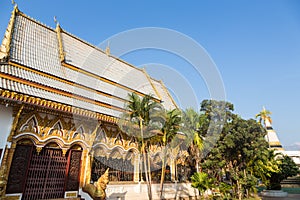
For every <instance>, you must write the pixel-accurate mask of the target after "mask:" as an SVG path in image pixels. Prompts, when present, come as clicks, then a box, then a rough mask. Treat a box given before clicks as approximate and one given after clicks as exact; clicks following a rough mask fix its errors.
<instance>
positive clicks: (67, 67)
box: [0, 6, 176, 118]
mask: <svg viewBox="0 0 300 200" xmlns="http://www.w3.org/2000/svg"><path fill="white" fill-rule="evenodd" d="M0 59H1V62H0V90H1V91H6V90H7V91H10V92H16V93H17V94H20V95H21V94H22V95H29V96H32V97H35V98H41V99H44V100H46V101H51V102H56V103H59V104H63V105H67V106H71V107H75V108H79V109H84V110H88V111H93V112H95V113H101V114H104V115H107V116H112V117H116V118H118V117H119V116H120V114H121V113H122V112H124V103H125V102H127V97H128V93H131V92H135V93H137V94H138V95H140V96H143V95H146V94H152V95H153V98H154V99H155V100H156V101H162V102H163V105H164V106H165V108H167V109H172V108H175V107H176V104H175V102H174V100H173V99H172V97H171V96H170V94H169V93H168V91H167V89H166V88H165V86H164V85H163V83H162V82H160V81H157V80H155V79H153V78H151V77H150V76H149V75H148V74H147V73H145V72H144V70H142V69H139V68H136V67H134V66H132V65H130V64H128V63H126V62H125V61H123V60H121V59H119V58H116V57H114V56H112V55H110V54H109V55H108V54H106V53H105V52H104V51H103V50H101V49H100V48H98V47H95V46H93V45H91V44H89V43H87V42H85V41H83V40H81V39H80V38H78V37H76V36H74V35H72V34H70V33H67V32H66V31H64V30H63V29H62V28H61V27H60V26H59V24H57V27H56V29H53V28H50V27H48V26H46V25H44V24H42V23H40V22H38V21H36V20H34V19H32V18H30V17H28V16H27V15H25V14H24V13H22V12H20V11H19V10H18V8H17V7H16V6H15V8H14V10H13V12H12V15H11V19H10V22H9V25H8V28H7V30H6V33H5V36H4V39H3V42H2V45H1V48H0Z"/></svg>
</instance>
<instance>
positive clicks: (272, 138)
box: [264, 118, 284, 151]
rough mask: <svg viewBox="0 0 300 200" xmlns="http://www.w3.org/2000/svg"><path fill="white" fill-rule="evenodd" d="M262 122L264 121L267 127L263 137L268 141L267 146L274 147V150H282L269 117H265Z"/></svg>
mask: <svg viewBox="0 0 300 200" xmlns="http://www.w3.org/2000/svg"><path fill="white" fill-rule="evenodd" d="M264 122H265V126H266V129H267V135H266V136H265V138H266V140H267V142H268V143H269V148H270V149H274V150H276V151H284V149H283V147H282V145H281V143H280V141H279V139H278V136H277V134H276V132H275V130H274V129H273V127H272V123H271V121H270V119H269V118H265V119H264Z"/></svg>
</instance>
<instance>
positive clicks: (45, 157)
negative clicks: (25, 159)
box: [22, 148, 68, 200]
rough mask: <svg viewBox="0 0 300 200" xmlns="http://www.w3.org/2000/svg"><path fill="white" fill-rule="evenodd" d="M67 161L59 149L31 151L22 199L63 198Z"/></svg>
mask: <svg viewBox="0 0 300 200" xmlns="http://www.w3.org/2000/svg"><path fill="white" fill-rule="evenodd" d="M67 161H68V160H67V158H66V156H63V155H62V150H60V149H50V148H44V149H43V150H42V151H41V152H40V153H39V154H38V153H37V152H36V151H33V152H32V157H31V161H30V165H29V168H28V171H27V180H26V184H25V190H24V193H23V196H22V199H23V200H27V199H28V200H29V199H55V198H63V197H64V192H65V191H64V188H65V181H66V166H67Z"/></svg>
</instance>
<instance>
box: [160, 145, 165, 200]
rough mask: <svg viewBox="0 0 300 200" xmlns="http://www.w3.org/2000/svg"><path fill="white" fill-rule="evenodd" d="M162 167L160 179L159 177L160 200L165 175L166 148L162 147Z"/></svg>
mask: <svg viewBox="0 0 300 200" xmlns="http://www.w3.org/2000/svg"><path fill="white" fill-rule="evenodd" d="M162 156H163V157H162V165H161V177H160V199H162V197H163V190H164V180H165V173H166V167H165V165H166V159H165V157H166V148H165V146H164V150H163V155H162Z"/></svg>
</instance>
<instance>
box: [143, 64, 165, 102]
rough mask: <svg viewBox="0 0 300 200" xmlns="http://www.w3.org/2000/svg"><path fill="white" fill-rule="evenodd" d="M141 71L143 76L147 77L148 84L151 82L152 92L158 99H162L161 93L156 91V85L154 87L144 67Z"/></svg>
mask: <svg viewBox="0 0 300 200" xmlns="http://www.w3.org/2000/svg"><path fill="white" fill-rule="evenodd" d="M142 71H143V72H144V74H145V76H146V77H147V79H148V81H149V82H150V84H151V86H152V88H153V90H154V92H155V93H156V95H157V97H158V98H159V99H160V100H162V99H161V95H160V94H159V92H158V91H157V89H156V87H155V86H154V84H153V83H152V81H151V78H150V76H149V74H148V73H147V71H146V70H145V69H143V70H142Z"/></svg>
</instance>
